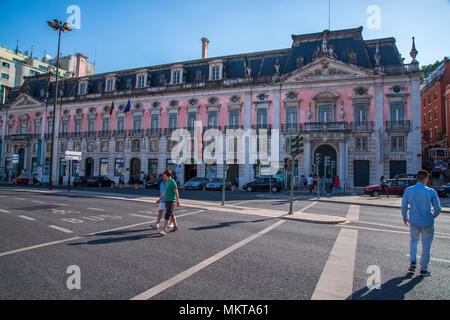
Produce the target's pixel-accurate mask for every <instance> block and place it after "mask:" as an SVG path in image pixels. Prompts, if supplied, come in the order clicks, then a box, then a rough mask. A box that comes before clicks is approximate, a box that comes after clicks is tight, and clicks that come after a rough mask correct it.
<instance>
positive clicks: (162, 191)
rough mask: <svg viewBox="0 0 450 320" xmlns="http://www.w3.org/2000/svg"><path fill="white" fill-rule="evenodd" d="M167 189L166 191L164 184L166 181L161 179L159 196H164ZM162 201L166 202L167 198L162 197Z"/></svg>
mask: <svg viewBox="0 0 450 320" xmlns="http://www.w3.org/2000/svg"><path fill="white" fill-rule="evenodd" d="M165 191H166V187H165V185H164V181H162V180H161V183H160V184H159V196H162V195H163V194H164V192H165ZM160 202H161V203H164V202H166V200H164V198H162V199H161V201H160Z"/></svg>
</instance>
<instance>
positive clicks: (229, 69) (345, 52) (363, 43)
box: [7, 27, 403, 102]
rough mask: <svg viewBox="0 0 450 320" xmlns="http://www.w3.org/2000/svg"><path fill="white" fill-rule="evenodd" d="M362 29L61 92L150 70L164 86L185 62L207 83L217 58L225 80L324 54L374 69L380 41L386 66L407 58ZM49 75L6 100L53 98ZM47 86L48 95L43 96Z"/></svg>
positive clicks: (121, 86) (289, 68)
mask: <svg viewBox="0 0 450 320" xmlns="http://www.w3.org/2000/svg"><path fill="white" fill-rule="evenodd" d="M362 30H363V28H362V27H359V28H354V29H346V30H337V31H329V30H324V31H323V32H318V33H311V34H303V35H292V36H291V38H292V46H291V48H285V49H278V50H270V51H259V52H252V53H244V54H236V55H229V56H220V57H212V58H206V59H196V60H191V61H184V62H176V63H170V64H163V65H155V66H149V67H145V68H142V67H141V68H136V69H127V70H121V71H116V72H107V73H102V74H94V75H89V76H84V77H80V78H71V79H64V80H63V81H61V82H60V83H59V86H58V87H59V90H60V92H61V91H62V93H63V97H70V96H77V94H78V85H79V82H80V81H87V92H88V93H102V92H104V89H105V88H104V86H105V80H106V78H107V77H108V76H114V78H115V79H116V86H115V90H119V91H121V90H127V89H134V88H135V87H136V76H137V74H140V73H146V74H147V75H148V80H147V83H146V87H161V86H164V85H167V84H168V83H170V77H171V68H172V67H173V66H175V65H182V66H183V69H184V70H185V71H186V78H185V79H184V82H187V83H196V82H202V81H207V80H208V79H209V70H210V68H209V64H210V63H211V62H212V61H216V60H221V61H222V63H223V67H224V77H223V78H224V79H233V78H245V77H247V76H248V75H247V72H248V66H250V67H251V71H250V76H251V77H255V78H263V79H264V77H266V78H267V77H271V76H274V75H277V76H281V77H282V76H283V75H288V74H291V73H293V72H295V71H296V70H299V69H301V68H303V67H305V66H307V65H308V64H310V63H312V62H313V61H316V60H317V59H318V58H321V57H323V56H326V57H332V58H333V59H335V60H337V61H341V62H343V63H348V64H352V65H355V66H357V67H360V68H364V69H369V70H373V69H374V66H375V65H376V62H375V58H374V56H375V52H376V48H377V46H378V48H379V52H380V55H381V58H380V65H381V66H401V65H403V59H402V58H401V56H400V54H399V52H398V50H397V47H396V44H395V39H394V38H384V39H374V40H363V37H362ZM277 70H278V73H277ZM163 79H165V81H166V82H164V81H163ZM48 80H49V79H48V74H47V75H36V76H32V77H28V78H27V79H26V81H25V82H24V84H23V86H22V88H15V89H13V90H12V91H10V93H9V95H8V97H7V101H8V102H11V101H12V100H14V99H15V98H16V97H17V96H18V93H17V92H16V91H21V92H23V90H24V87H26V88H27V90H28V91H29V92H28V93H29V94H30V95H32V96H34V97H37V98H39V99H45V98H46V96H45V95H46V94H47V92H48V98H50V99H51V98H52V97H53V95H54V87H53V86H54V84H53V83H51V84H50V86H49V85H48ZM43 90H44V92H45V95H43Z"/></svg>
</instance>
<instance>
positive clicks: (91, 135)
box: [83, 131, 97, 138]
mask: <svg viewBox="0 0 450 320" xmlns="http://www.w3.org/2000/svg"><path fill="white" fill-rule="evenodd" d="M83 136H84V137H85V138H95V137H97V132H95V131H87V132H83Z"/></svg>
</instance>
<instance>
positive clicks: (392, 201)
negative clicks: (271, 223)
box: [295, 194, 450, 213]
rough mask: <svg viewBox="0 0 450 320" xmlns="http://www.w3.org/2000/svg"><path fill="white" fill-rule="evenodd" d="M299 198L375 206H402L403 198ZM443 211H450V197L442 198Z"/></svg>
mask: <svg viewBox="0 0 450 320" xmlns="http://www.w3.org/2000/svg"><path fill="white" fill-rule="evenodd" d="M295 199H297V200H311V201H319V202H320V201H322V202H334V203H346V204H358V205H364V206H375V207H386V208H397V209H400V208H401V203H402V198H401V197H400V196H391V197H390V198H389V199H388V198H386V197H385V196H382V197H381V198H375V197H371V196H368V195H347V194H346V195H339V194H338V195H335V196H328V197H322V196H321V197H320V199H317V197H316V196H311V195H307V194H305V195H299V196H296V197H295ZM439 200H440V202H441V207H442V212H444V213H450V198H449V197H447V198H441V199H439Z"/></svg>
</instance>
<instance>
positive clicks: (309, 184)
mask: <svg viewBox="0 0 450 320" xmlns="http://www.w3.org/2000/svg"><path fill="white" fill-rule="evenodd" d="M313 181H314V179H313V176H312V174H310V175H309V177H308V190H309V193H311V192H312V190H313Z"/></svg>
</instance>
